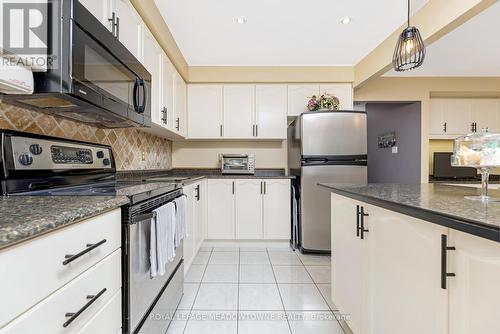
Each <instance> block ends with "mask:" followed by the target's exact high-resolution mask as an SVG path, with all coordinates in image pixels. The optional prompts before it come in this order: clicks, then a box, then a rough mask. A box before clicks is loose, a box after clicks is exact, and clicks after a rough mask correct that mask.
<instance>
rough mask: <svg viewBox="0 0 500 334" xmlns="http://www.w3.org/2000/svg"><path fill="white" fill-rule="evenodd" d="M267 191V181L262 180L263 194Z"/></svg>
mask: <svg viewBox="0 0 500 334" xmlns="http://www.w3.org/2000/svg"><path fill="white" fill-rule="evenodd" d="M266 193H267V182H266V181H264V195H265V194H266Z"/></svg>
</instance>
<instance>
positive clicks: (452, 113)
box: [443, 99, 472, 135]
mask: <svg viewBox="0 0 500 334" xmlns="http://www.w3.org/2000/svg"><path fill="white" fill-rule="evenodd" d="M443 101H444V121H445V122H446V125H447V129H446V133H447V134H453V135H464V134H467V133H470V132H471V124H472V119H471V100H470V99H444V100H443Z"/></svg>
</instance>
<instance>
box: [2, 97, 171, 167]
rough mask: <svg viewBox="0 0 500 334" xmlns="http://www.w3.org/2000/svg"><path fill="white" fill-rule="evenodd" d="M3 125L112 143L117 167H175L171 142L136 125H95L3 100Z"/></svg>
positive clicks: (14, 128) (22, 129) (25, 130)
mask: <svg viewBox="0 0 500 334" xmlns="http://www.w3.org/2000/svg"><path fill="white" fill-rule="evenodd" d="M0 129H8V130H17V131H24V132H30V133H36V134H42V135H47V136H53V137H59V138H67V139H75V140H82V141H86V142H91V143H98V144H105V145H110V146H111V147H112V148H113V151H114V154H115V160H116V168H117V169H118V170H136V169H171V168H172V143H171V142H170V141H169V140H167V139H164V138H160V137H156V136H154V135H151V134H149V133H146V132H143V131H140V130H137V129H132V128H129V129H99V128H94V127H92V126H89V125H86V124H81V123H76V122H72V121H68V120H65V119H62V118H57V117H53V116H49V115H46V114H42V113H38V112H35V111H30V110H27V109H22V108H19V107H16V106H12V105H9V104H6V103H2V102H1V101H0ZM143 152H144V159H143Z"/></svg>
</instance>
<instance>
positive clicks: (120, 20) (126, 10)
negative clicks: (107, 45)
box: [110, 0, 142, 59]
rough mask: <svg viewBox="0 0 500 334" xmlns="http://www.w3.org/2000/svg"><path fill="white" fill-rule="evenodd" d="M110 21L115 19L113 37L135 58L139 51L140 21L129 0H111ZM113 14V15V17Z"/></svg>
mask: <svg viewBox="0 0 500 334" xmlns="http://www.w3.org/2000/svg"><path fill="white" fill-rule="evenodd" d="M111 4H112V5H111V15H110V17H111V19H113V16H114V18H115V23H114V30H113V29H112V31H114V33H115V36H116V37H117V38H118V39H119V40H120V42H122V44H123V45H124V46H125V47H127V49H128V50H129V51H130V52H131V53H132V54H133V55H134V56H135V57H136V58H137V59H141V57H140V50H141V43H140V39H141V29H142V19H141V17H140V16H139V14H138V13H137V12H136V10H135V8H134V6H132V4H131V3H130V1H129V0H111ZM113 14H114V15H113Z"/></svg>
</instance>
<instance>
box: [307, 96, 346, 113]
mask: <svg viewBox="0 0 500 334" xmlns="http://www.w3.org/2000/svg"><path fill="white" fill-rule="evenodd" d="M339 106H340V101H339V99H338V98H337V97H336V96H334V95H331V94H328V93H324V94H323V95H321V96H320V97H319V99H318V98H317V97H316V95H313V96H311V97H310V98H309V102H307V109H308V110H309V111H318V110H339Z"/></svg>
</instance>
